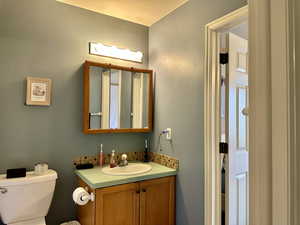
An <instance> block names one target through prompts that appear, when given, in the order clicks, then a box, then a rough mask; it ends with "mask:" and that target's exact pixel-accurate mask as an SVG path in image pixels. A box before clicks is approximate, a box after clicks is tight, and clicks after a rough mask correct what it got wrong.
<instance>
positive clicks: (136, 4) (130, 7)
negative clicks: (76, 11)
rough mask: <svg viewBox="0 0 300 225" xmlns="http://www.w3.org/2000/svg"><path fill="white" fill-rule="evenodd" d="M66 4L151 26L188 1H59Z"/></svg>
mask: <svg viewBox="0 0 300 225" xmlns="http://www.w3.org/2000/svg"><path fill="white" fill-rule="evenodd" d="M57 1H59V2H63V3H66V4H70V5H73V6H77V7H80V8H84V9H88V10H91V11H95V12H98V13H102V14H105V15H109V16H113V17H116V18H119V19H123V20H128V21H130V22H134V23H138V24H142V25H146V26H151V25H152V24H154V23H155V22H157V21H158V20H160V19H161V18H163V17H164V16H166V15H168V14H169V13H170V12H172V11H173V10H175V9H176V8H178V7H179V6H181V5H183V4H184V3H186V2H187V1H188V0H57Z"/></svg>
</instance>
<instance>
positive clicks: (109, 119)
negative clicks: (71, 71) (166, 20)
mask: <svg viewBox="0 0 300 225" xmlns="http://www.w3.org/2000/svg"><path fill="white" fill-rule="evenodd" d="M83 112H84V124H83V125H84V126H83V127H84V133H104V132H149V131H151V130H152V71H151V70H143V69H135V68H127V67H120V66H115V65H111V64H101V63H95V62H90V61H86V62H85V64H84V107H83Z"/></svg>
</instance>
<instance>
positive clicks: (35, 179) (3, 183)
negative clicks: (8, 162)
mask: <svg viewBox="0 0 300 225" xmlns="http://www.w3.org/2000/svg"><path fill="white" fill-rule="evenodd" d="M56 179H57V173H56V172H55V171H54V170H48V171H47V172H46V173H44V174H42V175H36V174H35V173H34V172H33V171H31V172H27V173H26V177H20V178H10V179H7V178H6V174H1V175H0V187H7V186H16V185H26V184H32V183H40V182H47V181H51V180H56Z"/></svg>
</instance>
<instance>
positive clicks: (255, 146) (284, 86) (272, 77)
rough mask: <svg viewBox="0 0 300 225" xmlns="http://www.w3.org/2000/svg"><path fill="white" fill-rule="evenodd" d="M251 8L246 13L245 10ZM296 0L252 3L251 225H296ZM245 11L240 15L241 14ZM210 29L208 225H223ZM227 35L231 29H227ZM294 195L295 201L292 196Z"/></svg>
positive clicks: (213, 26) (210, 31)
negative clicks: (294, 15) (220, 203)
mask: <svg viewBox="0 0 300 225" xmlns="http://www.w3.org/2000/svg"><path fill="white" fill-rule="evenodd" d="M244 8H246V7H244ZM292 9H293V0H251V1H249V52H250V54H249V62H250V63H249V87H250V89H249V92H250V99H249V101H250V103H249V104H250V107H249V126H250V137H249V147H250V149H249V157H250V160H249V161H250V165H249V171H250V172H249V173H250V225H283V224H284V225H297V224H298V221H297V213H298V212H297V211H298V208H297V206H298V205H297V202H296V200H295V201H292V200H293V199H295V198H296V195H297V194H296V185H297V182H296V181H295V179H296V174H295V172H296V170H295V163H296V161H295V160H296V159H295V158H296V157H295V154H296V148H295V140H296V138H295V135H296V131H295V124H296V123H295V122H296V117H295V116H296V115H295V106H296V103H295V93H294V92H295V87H294V80H295V77H294V76H295V71H294V41H295V40H294V30H293V25H294V24H293V20H294V18H293V10H292ZM240 10H241V9H240ZM238 13H239V10H238V11H235V12H233V13H231V14H229V15H227V16H225V17H222V18H221V19H218V20H216V21H214V22H213V23H210V24H208V25H207V27H206V58H205V59H206V63H205V66H206V67H205V79H206V80H205V106H206V108H205V224H206V225H219V220H218V218H219V217H220V216H219V210H220V209H218V205H219V201H220V199H219V196H218V195H217V194H216V193H218V192H216V191H217V190H218V188H219V187H218V181H217V180H218V175H217V174H216V171H217V170H216V168H217V166H216V165H218V164H219V161H218V160H219V158H218V154H217V150H218V146H217V145H216V143H218V142H217V141H218V137H217V136H216V134H218V129H219V128H218V127H217V125H216V124H217V123H218V118H217V117H218V116H219V112H218V105H217V103H218V101H219V100H218V99H219V93H218V91H217V90H216V89H217V88H218V87H217V85H216V84H217V82H216V80H215V79H216V78H215V76H216V75H217V73H216V65H215V62H216V56H215V55H214V53H213V52H214V51H215V52H216V49H217V48H216V44H215V43H214V42H215V40H216V37H217V32H216V30H218V29H219V28H220V27H226V24H227V23H228V21H230V19H233V18H235V17H237V15H238ZM226 29H227V27H226ZM292 195H293V196H292Z"/></svg>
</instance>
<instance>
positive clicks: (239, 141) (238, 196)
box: [226, 33, 249, 225]
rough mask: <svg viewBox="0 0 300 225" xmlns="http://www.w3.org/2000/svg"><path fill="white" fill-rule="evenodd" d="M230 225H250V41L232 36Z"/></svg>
mask: <svg viewBox="0 0 300 225" xmlns="http://www.w3.org/2000/svg"><path fill="white" fill-rule="evenodd" d="M228 68H229V69H228V72H229V73H228V77H227V87H228V88H227V93H226V96H227V103H228V104H227V107H228V108H227V112H228V113H227V132H226V133H227V140H228V145H229V152H228V160H227V162H228V163H227V170H226V172H227V173H226V206H227V207H226V225H249V218H248V217H249V216H248V214H249V188H248V187H249V176H248V149H249V148H248V133H249V131H248V130H249V126H248V115H247V114H248V113H247V112H248V96H249V94H248V93H249V92H248V41H247V40H245V39H242V38H240V37H239V36H237V35H235V34H232V33H229V67H228Z"/></svg>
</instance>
